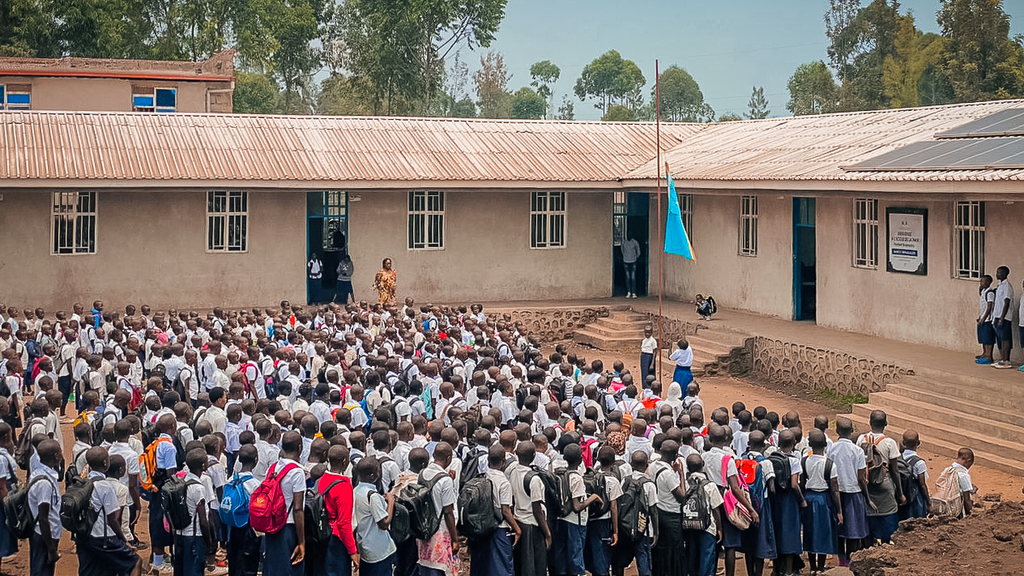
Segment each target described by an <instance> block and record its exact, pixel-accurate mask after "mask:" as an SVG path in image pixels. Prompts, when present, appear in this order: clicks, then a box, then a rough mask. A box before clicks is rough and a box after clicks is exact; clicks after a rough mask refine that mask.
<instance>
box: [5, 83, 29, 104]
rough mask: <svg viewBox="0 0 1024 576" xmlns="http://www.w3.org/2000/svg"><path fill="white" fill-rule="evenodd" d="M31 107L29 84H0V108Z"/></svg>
mask: <svg viewBox="0 0 1024 576" xmlns="http://www.w3.org/2000/svg"><path fill="white" fill-rule="evenodd" d="M31 109H32V85H31V84H0V110H31Z"/></svg>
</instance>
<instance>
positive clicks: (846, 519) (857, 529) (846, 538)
mask: <svg viewBox="0 0 1024 576" xmlns="http://www.w3.org/2000/svg"><path fill="white" fill-rule="evenodd" d="M836 434H838V435H839V440H837V441H836V443H835V444H833V445H832V449H831V450H829V451H828V457H829V458H831V459H832V462H834V466H835V468H836V472H837V473H838V475H837V477H836V479H837V480H838V482H839V501H840V502H841V503H842V512H843V523H842V525H840V526H839V530H838V536H839V565H840V566H846V565H847V564H848V563H849V557H850V555H851V554H853V553H854V552H856V551H857V550H859V549H860V544H861V540H863V539H864V538H867V536H868V520H867V508H868V503H867V497H866V494H867V492H868V475H867V463H866V462H865V459H864V451H863V450H861V449H860V447H858V446H857V445H856V444H854V443H853V441H852V440H851V437H852V436H853V422H852V421H850V419H849V418H842V417H840V418H837V419H836Z"/></svg>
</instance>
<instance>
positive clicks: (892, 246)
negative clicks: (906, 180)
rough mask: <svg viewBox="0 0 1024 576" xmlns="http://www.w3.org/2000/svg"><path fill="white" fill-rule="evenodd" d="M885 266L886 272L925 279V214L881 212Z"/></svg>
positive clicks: (894, 210)
mask: <svg viewBox="0 0 1024 576" xmlns="http://www.w3.org/2000/svg"><path fill="white" fill-rule="evenodd" d="M885 222H886V238H887V242H886V265H885V269H886V270H888V271H889V272H900V273H903V274H917V275H918V276H927V275H928V210H926V209H924V208H900V207H891V208H886V209H885Z"/></svg>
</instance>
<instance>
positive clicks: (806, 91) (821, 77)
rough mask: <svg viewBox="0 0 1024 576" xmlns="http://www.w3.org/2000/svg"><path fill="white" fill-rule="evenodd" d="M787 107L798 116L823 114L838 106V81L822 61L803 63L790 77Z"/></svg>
mask: <svg viewBox="0 0 1024 576" xmlns="http://www.w3.org/2000/svg"><path fill="white" fill-rule="evenodd" d="M787 87H788V88H789V102H788V103H787V104H786V109H788V110H789V111H790V112H792V113H793V114H794V115H796V116H801V115H804V114H823V113H825V112H831V111H833V110H834V109H835V107H836V106H837V104H838V103H837V101H836V83H835V81H834V80H833V79H832V73H831V72H829V71H828V67H827V66H825V63H824V62H822V61H820V60H819V61H817V62H811V63H809V64H801V65H800V66H799V67H797V69H796V72H794V73H793V76H791V77H790V79H789V83H788V85H787Z"/></svg>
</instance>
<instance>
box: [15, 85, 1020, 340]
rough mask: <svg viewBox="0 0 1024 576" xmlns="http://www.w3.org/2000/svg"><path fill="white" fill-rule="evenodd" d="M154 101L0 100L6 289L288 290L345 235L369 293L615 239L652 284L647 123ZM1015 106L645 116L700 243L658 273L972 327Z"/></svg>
mask: <svg viewBox="0 0 1024 576" xmlns="http://www.w3.org/2000/svg"><path fill="white" fill-rule="evenodd" d="M37 92H38V90H36V89H35V88H33V95H34V96H33V98H35V95H36V93H37ZM37 100H38V99H37ZM37 100H33V102H35V101H37ZM151 112H155V111H149V110H145V111H134V112H133V111H123V112H102V111H79V112H58V111H38V110H32V111H21V110H18V111H11V110H5V111H3V112H0V138H2V140H0V250H2V257H0V278H3V284H2V288H0V302H3V303H6V304H8V305H11V306H17V307H35V306H43V307H44V308H46V309H47V310H48V311H50V310H53V309H56V308H70V304H71V303H72V302H74V301H82V302H91V301H92V300H93V299H96V298H102V299H104V300H105V301H106V302H107V303H108V306H109V307H110V308H111V309H115V308H117V307H120V306H123V304H125V303H128V302H131V303H136V304H140V303H143V302H146V303H149V304H151V305H153V306H154V307H158V308H164V307H170V306H176V307H188V308H210V307H213V306H227V307H249V306H253V305H259V306H266V305H269V304H272V303H275V302H277V301H279V300H282V299H289V300H292V301H294V302H301V301H305V300H306V299H307V297H308V295H309V289H310V286H309V284H308V283H307V279H306V262H307V261H308V260H309V258H310V256H311V255H312V254H314V253H316V254H317V255H318V256H319V257H320V258H321V259H322V260H323V262H324V265H325V278H324V281H323V283H324V288H325V289H326V290H328V291H329V290H332V289H333V286H334V274H333V270H334V267H335V265H336V263H337V261H338V258H339V257H340V255H341V253H342V252H343V251H345V250H347V251H348V252H349V253H350V254H351V255H352V257H353V260H354V262H355V269H356V274H355V278H354V282H353V283H354V286H355V291H356V296H357V297H358V298H362V299H372V298H373V296H374V295H373V293H372V290H371V288H370V286H371V283H372V278H373V275H374V274H375V273H376V272H377V270H378V269H379V266H380V263H381V260H382V259H383V258H385V257H389V258H392V259H393V260H394V264H395V268H396V270H397V272H398V289H399V290H398V291H399V297H400V298H401V297H404V296H406V295H410V296H413V297H415V298H416V299H417V300H418V301H420V302H425V301H446V302H451V301H471V300H486V301H500V300H506V301H517V300H537V299H544V300H556V299H559V300H574V299H588V298H602V297H608V296H613V295H621V294H624V292H625V291H624V288H623V285H624V284H623V278H622V276H623V274H622V265H621V254H620V251H619V249H618V247H617V245H618V244H619V242H621V240H622V239H623V238H625V237H626V236H627V235H629V236H633V237H636V238H637V239H638V240H640V241H641V244H642V254H641V262H640V266H639V269H638V274H639V279H638V280H639V281H640V284H641V286H642V287H643V286H646V288H647V291H649V292H656V291H657V285H658V278H657V270H658V268H657V262H658V237H659V236H658V232H659V229H660V228H661V227H662V226H663V225H664V224H663V222H664V220H663V218H664V216H663V215H662V217H661V218H658V217H657V212H656V210H657V205H658V203H657V198H656V192H657V189H658V187H657V180H656V177H657V172H658V170H657V161H656V159H655V158H656V146H657V145H658V144H657V143H656V128H655V126H654V125H653V124H650V123H600V122H559V121H519V120H484V119H442V118H432V119H422V118H357V117H292V116H247V115H230V114H207V113H186V112H184V111H183V110H177V111H176V113H167V114H156V113H151ZM993 115H999V116H997V117H993ZM993 118H995V119H996V120H998V121H999V122H1003V124H1000V125H999V126H997V128H998V130H997V131H993V129H987V128H985V126H980V127H979V126H978V125H975V127H974V128H971V126H970V123H972V122H975V121H979V120H981V121H982V122H981V124H986V122H987V123H988V124H992V123H994V122H995V120H992V119H993ZM1013 118H1024V101H1004V102H990V103H982V104H964V105H951V106H942V107H932V108H918V109H909V110H887V111H875V112H859V113H849V114H834V115H823V116H812V117H799V118H773V119H767V120H759V121H742V122H729V123H721V124H710V125H696V124H663V125H662V126H661V140H660V147H661V149H662V151H663V160H665V161H667V162H668V163H669V166H670V169H671V172H672V174H673V176H674V178H675V182H676V186H677V187H678V190H679V193H680V203H681V208H682V212H683V214H684V218H685V223H686V227H687V230H688V232H689V233H690V235H691V237H692V242H693V245H694V248H695V251H696V254H697V261H696V262H688V261H683V260H682V259H680V258H678V257H676V256H668V255H666V256H665V259H664V263H665V268H664V284H665V293H666V294H667V295H668V296H669V297H670V298H676V299H690V298H692V296H693V294H694V293H696V292H705V293H712V294H714V295H715V296H716V299H717V300H718V302H719V304H720V305H722V306H725V307H730V308H737V309H742V310H747V311H752V312H756V313H760V314H766V315H773V316H779V317H783V318H790V319H794V320H807V321H815V322H817V323H819V324H821V325H823V326H827V327H831V328H836V329H840V330H850V331H856V332H862V333H867V334H877V335H884V336H887V337H889V338H895V339H901V340H907V341H912V342H919V343H922V344H929V345H935V346H940V347H946V348H951V349H961V350H968V349H973V346H974V328H973V319H974V318H975V317H976V315H977V293H978V292H977V279H978V277H979V276H980V275H982V274H985V273H993V271H994V269H995V267H996V266H997V265H1004V264H1005V265H1007V266H1009V267H1010V268H1011V271H1012V273H1011V280H1012V281H1014V283H1015V288H1017V292H1018V294H1019V292H1020V289H1019V287H1020V278H1021V277H1024V251H1022V250H1021V238H1024V236H1022V235H1021V233H1020V226H1021V224H1024V184H1022V182H1021V178H1022V177H1024V160H1022V157H1021V155H1020V153H1021V152H1022V149H1021V146H1022V144H1024V130H1021V125H1022V124H1024V122H1019V123H1017V124H1016V125H1014V124H1013ZM983 119H989V120H991V121H989V120H983ZM1007 123H1008V124H1007ZM1004 124H1005V125H1007V126H1010V128H1008V129H1004V128H1005V126H1003V125H1004ZM964 125H968V126H967V127H968V128H970V129H969V130H967V131H966V132H964V131H962V130H961V131H960V132H957V129H958V127H961V126H964ZM1000 126H1003V127H1000ZM986 130H987V131H986ZM972 147H977V148H972ZM975 152H976V153H975ZM664 192H665V190H664V187H662V193H663V194H664ZM664 198H667V196H663V199H664ZM662 204H663V206H662V210H663V212H664V210H665V206H664V204H665V202H664V201H663V202H662ZM638 292H640V293H641V295H644V293H645V291H644V290H643V289H642V288H641V289H640V290H638ZM1014 310H1015V311H1016V301H1015V306H1014Z"/></svg>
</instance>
